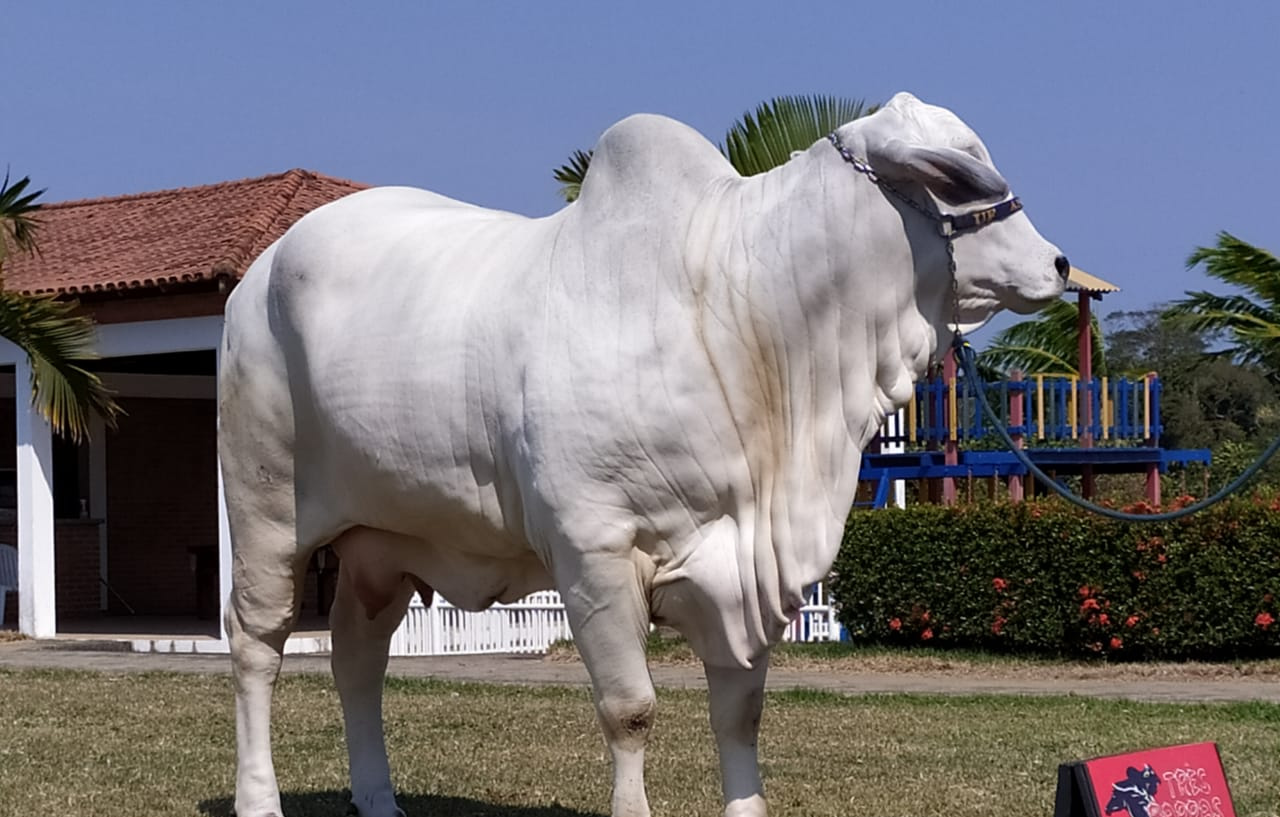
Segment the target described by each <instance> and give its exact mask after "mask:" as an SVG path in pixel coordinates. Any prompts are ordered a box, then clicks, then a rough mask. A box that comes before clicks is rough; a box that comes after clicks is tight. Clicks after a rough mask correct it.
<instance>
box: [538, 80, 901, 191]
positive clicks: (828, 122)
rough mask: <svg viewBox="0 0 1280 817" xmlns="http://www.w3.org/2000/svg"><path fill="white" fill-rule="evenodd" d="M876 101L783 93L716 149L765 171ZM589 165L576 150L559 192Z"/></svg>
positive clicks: (748, 168)
mask: <svg viewBox="0 0 1280 817" xmlns="http://www.w3.org/2000/svg"><path fill="white" fill-rule="evenodd" d="M878 107H879V106H878V105H867V103H865V102H863V101H861V100H857V99H845V98H841V97H831V96H781V97H777V98H775V99H772V100H770V101H769V102H765V103H762V104H761V105H760V106H759V107H757V108H756V111H755V114H754V115H753V114H752V113H751V112H750V111H748V112H747V113H744V114H743V115H742V120H741V121H739V122H736V123H734V125H733V126H732V127H730V128H729V131H728V133H727V134H726V135H725V140H724V143H723V144H721V145H719V146H718V147H719V148H720V152H721V153H723V154H724V155H725V156H726V157H727V158H728V159H729V163H730V164H732V165H733V166H734V168H735V169H736V170H737V171H738V172H739V173H741V174H742V175H744V176H754V175H756V174H757V173H764V172H765V171H768V170H772V169H773V168H775V167H777V166H778V165H781V164H783V163H784V162H786V161H787V160H788V159H790V158H791V154H792V153H793V152H794V151H797V150H804V149H806V148H808V147H809V146H810V145H812V144H813V143H814V142H816V141H818V140H819V139H821V138H823V137H824V136H826V135H827V134H829V133H831V132H832V131H833V130H835V129H836V128H838V127H839V126H841V125H843V124H844V123H846V122H849V121H851V120H854V119H857V118H858V117H860V116H866V115H867V114H871V113H874V112H875V110H876V108H878ZM590 166H591V151H582V150H578V151H574V153H573V156H572V157H570V159H569V162H568V163H567V164H565V165H562V166H561V167H559V168H558V169H557V170H556V171H555V173H554V175H555V179H556V181H558V182H560V185H561V187H560V195H561V196H563V197H564V200H565V201H574V200H575V199H577V198H578V193H579V191H580V190H581V189H582V180H583V179H584V178H586V175H587V170H588V169H589V168H590Z"/></svg>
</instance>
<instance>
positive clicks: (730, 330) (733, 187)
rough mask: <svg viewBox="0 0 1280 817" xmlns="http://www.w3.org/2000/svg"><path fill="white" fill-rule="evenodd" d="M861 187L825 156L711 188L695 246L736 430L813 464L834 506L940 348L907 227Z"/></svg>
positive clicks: (696, 273)
mask: <svg viewBox="0 0 1280 817" xmlns="http://www.w3.org/2000/svg"><path fill="white" fill-rule="evenodd" d="M824 147H825V152H824V150H823V148H824ZM852 174H853V172H852V171H851V170H850V169H849V168H848V167H846V166H844V165H843V163H842V162H840V161H839V157H838V155H837V154H835V153H834V151H830V148H829V146H825V145H819V146H815V148H813V149H811V150H810V151H808V152H806V153H803V154H801V155H799V156H797V157H796V158H794V159H792V160H791V161H790V162H788V163H787V164H786V165H783V166H782V167H780V168H777V169H776V170H773V171H771V172H769V173H766V174H761V175H759V176H753V177H750V178H747V179H741V180H727V181H725V182H723V183H721V184H718V185H717V186H715V187H714V188H713V189H712V190H711V191H709V193H708V195H707V196H706V197H705V198H704V200H703V202H702V203H701V205H700V206H699V208H698V210H697V214H696V216H695V218H694V221H693V227H692V228H691V233H690V250H691V251H692V260H693V262H694V263H693V268H692V269H691V275H692V276H693V277H694V282H693V283H694V285H695V290H696V291H700V292H701V293H702V297H701V304H700V306H701V309H702V311H703V320H702V324H701V325H702V327H703V332H704V335H705V338H706V340H705V346H706V349H707V352H708V354H709V355H710V356H711V357H712V362H713V364H715V366H716V371H717V375H718V376H719V377H720V378H721V380H722V388H723V390H724V392H725V395H726V399H727V401H728V402H729V404H730V407H731V410H732V411H734V413H735V418H736V419H737V420H738V422H739V424H740V427H743V426H744V425H745V426H746V427H748V428H757V429H761V430H762V431H763V430H765V429H767V434H762V435H760V437H759V438H758V439H757V443H758V444H766V443H767V444H768V445H769V446H771V447H773V448H774V449H780V450H774V451H771V452H768V456H769V457H771V458H773V457H778V458H780V459H781V460H784V461H787V462H789V463H791V464H792V465H793V466H797V465H800V466H801V467H803V465H802V464H801V463H798V462H797V459H803V460H809V462H808V463H807V465H808V466H809V469H812V470H814V471H816V473H815V476H816V477H819V478H821V479H822V480H824V482H825V484H826V485H827V486H829V490H830V492H831V501H832V502H833V503H835V504H836V505H837V506H838V505H839V504H840V503H845V502H847V501H850V500H851V499H852V496H853V493H854V490H855V489H856V474H857V465H858V461H859V455H860V452H861V451H862V449H863V448H864V446H865V445H866V444H867V443H868V442H869V441H870V439H871V438H872V437H873V436H874V435H875V433H876V430H877V429H878V428H879V427H880V425H881V422H882V420H883V417H884V415H885V414H886V413H887V412H889V411H891V410H893V409H896V408H897V407H899V406H902V405H904V404H905V403H906V401H907V400H908V399H909V397H910V394H911V389H912V384H913V383H914V381H915V380H916V379H918V378H919V377H920V376H921V375H922V374H923V373H924V371H925V369H926V368H927V365H928V361H929V359H930V357H931V355H932V354H933V352H934V348H935V346H936V336H935V334H934V332H933V330H932V329H930V328H929V323H928V321H926V320H925V319H924V318H923V317H922V316H921V314H920V309H919V307H918V305H917V303H916V292H915V275H914V274H913V267H912V263H913V260H912V252H911V248H910V246H909V244H908V243H907V241H906V239H905V237H904V236H903V230H902V222H901V216H900V215H899V214H898V213H897V211H896V210H894V208H893V207H892V206H890V205H888V204H886V203H885V202H884V199H883V196H880V195H879V194H878V193H877V191H875V189H874V187H872V186H871V183H870V182H869V181H866V180H865V179H862V178H858V177H855V176H853V175H852ZM806 470H808V469H806ZM844 507H845V508H846V509H847V504H845V505H844ZM843 512H844V511H842V510H841V511H839V513H841V514H843Z"/></svg>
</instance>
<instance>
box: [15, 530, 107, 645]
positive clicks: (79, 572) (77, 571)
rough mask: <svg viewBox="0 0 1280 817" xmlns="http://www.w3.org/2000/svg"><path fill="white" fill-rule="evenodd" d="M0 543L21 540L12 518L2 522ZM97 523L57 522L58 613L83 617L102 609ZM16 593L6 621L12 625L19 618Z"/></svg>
mask: <svg viewBox="0 0 1280 817" xmlns="http://www.w3.org/2000/svg"><path fill="white" fill-rule="evenodd" d="M0 542H7V543H9V544H13V545H16V544H17V543H18V530H17V525H16V523H14V522H13V521H11V520H8V521H5V522H0ZM98 564H99V560H98V523H97V522H93V521H91V520H78V519H75V520H66V521H58V522H55V523H54V531H53V569H54V573H55V577H54V592H55V593H56V594H57V600H58V601H57V605H56V610H57V614H58V615H59V616H71V617H73V618H75V617H79V618H84V617H88V616H96V615H98V613H99V612H100V607H101V605H100V602H99V591H98V587H99V583H98ZM17 597H18V594H17V593H9V594H8V599H6V601H7V603H6V605H5V606H6V607H10V608H11V609H9V610H8V611H7V612H6V614H5V618H4V620H5V623H6V624H7V625H8V626H10V627H12V626H15V624H14V623H15V622H16V621H17V620H18V619H17V615H18V608H17Z"/></svg>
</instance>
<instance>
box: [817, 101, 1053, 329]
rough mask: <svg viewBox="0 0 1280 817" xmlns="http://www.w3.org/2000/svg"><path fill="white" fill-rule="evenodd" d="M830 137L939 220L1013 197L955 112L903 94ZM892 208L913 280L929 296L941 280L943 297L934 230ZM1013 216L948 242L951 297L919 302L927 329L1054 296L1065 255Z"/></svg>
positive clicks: (1030, 307)
mask: <svg viewBox="0 0 1280 817" xmlns="http://www.w3.org/2000/svg"><path fill="white" fill-rule="evenodd" d="M838 133H839V134H840V136H841V137H842V138H846V139H847V140H853V141H856V142H860V143H861V149H862V150H863V151H865V155H866V158H867V162H868V163H869V164H870V166H871V168H872V169H873V170H874V171H875V173H876V174H877V175H878V176H879V177H880V178H881V179H883V180H884V181H885V182H888V183H889V185H891V186H892V187H893V188H894V189H896V190H898V191H900V192H901V193H902V194H903V195H904V196H905V197H906V198H908V199H910V200H911V201H913V202H915V203H916V204H917V205H919V207H920V209H923V210H925V211H927V212H931V213H935V214H936V215H937V216H941V217H946V216H962V217H963V216H964V215H966V214H970V213H977V212H980V211H984V210H986V209H987V208H991V207H992V206H993V205H996V204H999V203H1001V202H1005V201H1007V200H1009V199H1010V198H1011V194H1010V191H1009V184H1008V182H1006V181H1005V179H1004V177H1003V176H1001V175H1000V172H999V171H997V170H996V168H995V165H994V164H992V162H991V156H990V154H988V153H987V149H986V147H985V146H984V145H983V144H982V140H980V139H979V138H978V135H977V134H976V133H974V132H973V130H972V129H970V128H969V127H968V126H967V125H966V124H965V123H964V122H962V121H961V120H960V119H959V118H958V117H957V116H956V115H955V114H953V113H951V112H950V111H948V110H946V109H945V108H939V107H936V106H933V105H926V104H925V103H923V102H921V101H920V100H918V99H916V98H915V97H914V96H912V95H910V94H906V93H901V94H898V95H896V96H895V97H894V98H893V99H892V100H891V101H890V102H889V104H888V105H886V106H885V107H884V108H881V109H880V110H879V111H877V112H876V113H875V114H873V115H872V116H870V117H867V118H865V119H862V120H858V121H857V122H854V123H851V124H849V125H845V126H844V127H843V128H841V129H840V131H839V132H838ZM890 198H891V199H892V198H893V197H892V196H890ZM892 203H893V204H894V205H895V206H897V207H899V209H901V210H903V212H904V216H903V218H904V223H906V224H907V225H908V238H909V239H910V241H911V244H912V255H913V257H914V259H915V263H916V267H917V276H918V277H923V278H925V279H927V280H928V282H929V283H930V289H931V290H932V291H933V292H935V293H936V292H938V291H939V289H940V287H939V286H938V285H939V284H942V283H944V282H945V283H946V287H945V288H943V289H944V290H945V289H949V288H950V282H949V280H948V279H949V278H950V276H949V275H948V274H947V273H946V265H947V259H946V257H945V251H946V239H944V238H943V237H942V236H941V235H940V234H939V231H938V229H937V225H936V223H935V224H931V223H930V220H929V219H928V218H926V217H924V216H921V215H919V214H917V213H914V212H911V208H909V207H906V206H905V202H901V201H895V202H892ZM1006 209H1008V208H1006ZM1014 209H1015V212H1013V213H1012V214H1011V215H1009V216H1008V217H1007V218H1001V219H1000V220H998V221H996V220H986V219H982V218H981V217H980V218H979V219H978V221H979V223H978V224H975V225H972V226H970V227H969V228H968V229H964V230H960V231H958V232H957V233H956V234H955V235H954V236H953V237H952V241H953V242H954V244H953V246H954V253H955V263H956V274H955V291H954V296H953V294H952V293H951V292H945V295H944V296H943V298H942V299H941V300H940V301H938V302H937V303H934V304H929V305H926V304H924V303H922V304H921V306H922V307H925V308H926V309H927V310H928V311H931V312H933V313H934V314H933V315H929V317H930V318H932V319H933V322H934V323H935V324H937V323H938V322H939V319H940V320H941V322H943V323H945V324H950V323H951V322H952V321H958V322H959V324H960V328H961V329H965V328H971V327H973V326H975V325H980V324H982V323H984V322H985V321H986V320H987V319H989V318H990V317H991V316H992V315H993V314H995V313H996V312H997V311H999V310H1000V309H1002V308H1006V309H1011V310H1013V311H1015V312H1019V313H1024V314H1025V313H1030V312H1035V311H1037V310H1039V309H1042V308H1043V307H1045V306H1046V305H1048V304H1049V303H1050V302H1051V301H1052V300H1053V299H1055V298H1057V297H1058V296H1060V295H1061V294H1062V291H1063V287H1064V285H1065V283H1066V278H1067V274H1068V272H1069V270H1070V265H1069V264H1068V263H1067V259H1066V257H1065V256H1063V254H1062V253H1061V252H1060V251H1059V250H1058V248H1057V247H1055V246H1054V245H1053V244H1050V243H1049V242H1048V241H1046V240H1045V239H1044V238H1042V237H1041V236H1040V234H1039V233H1038V232H1036V229H1035V227H1033V226H1032V224H1031V221H1030V220H1029V219H1028V218H1027V216H1026V214H1025V213H1022V212H1020V208H1016V205H1015V208H1014ZM984 222H985V223H984ZM921 273H926V274H925V275H923V276H921ZM929 307H932V309H930V308H929ZM939 311H940V313H941V314H939ZM939 328H940V329H941V328H942V327H941V326H939Z"/></svg>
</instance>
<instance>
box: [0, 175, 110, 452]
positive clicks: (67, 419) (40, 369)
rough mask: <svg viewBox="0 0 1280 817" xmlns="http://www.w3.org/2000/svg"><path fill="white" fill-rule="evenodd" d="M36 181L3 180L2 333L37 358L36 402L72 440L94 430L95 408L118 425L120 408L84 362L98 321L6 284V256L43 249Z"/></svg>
mask: <svg viewBox="0 0 1280 817" xmlns="http://www.w3.org/2000/svg"><path fill="white" fill-rule="evenodd" d="M30 184H31V180H30V178H28V177H23V178H21V179H19V180H18V181H16V182H14V183H13V184H12V185H10V184H9V175H8V174H7V173H6V174H5V177H4V181H3V182H2V183H0V337H4V338H6V339H8V340H9V341H12V342H13V343H14V344H15V345H17V346H18V347H19V348H20V349H22V350H23V351H24V352H26V353H27V356H28V357H29V358H30V360H31V387H32V401H33V403H34V405H35V406H36V409H37V410H38V411H39V412H40V413H41V414H42V415H43V416H44V417H45V418H46V419H47V420H48V421H49V424H50V425H51V426H53V430H54V431H55V432H57V433H59V434H62V435H64V436H66V437H69V438H70V439H72V440H75V441H80V440H82V439H85V438H86V437H87V436H88V433H89V415H90V412H96V413H97V414H99V415H101V416H102V417H103V419H105V420H106V421H107V423H108V424H109V425H110V424H113V421H114V419H115V417H116V416H117V415H118V414H119V413H120V407H119V406H117V405H116V403H115V401H114V400H113V399H112V398H111V394H110V392H109V391H108V390H107V388H106V386H104V385H103V383H102V381H101V380H100V379H99V378H98V376H97V375H96V374H94V373H93V372H91V371H89V370H87V369H85V368H84V367H83V366H82V365H80V364H81V363H82V362H83V361H84V360H87V359H90V358H93V357H96V356H97V355H96V354H95V353H94V351H93V321H92V320H91V319H90V318H88V317H87V316H85V315H78V314H75V310H76V309H77V307H78V304H77V303H76V302H74V301H59V300H56V299H54V298H53V297H46V296H30V295H22V294H20V293H17V292H9V291H6V290H4V289H3V283H4V272H3V269H4V267H3V263H4V258H5V256H6V255H7V254H8V253H9V252H10V251H12V250H16V251H18V252H28V253H38V248H37V243H36V233H37V231H38V228H39V226H40V221H39V219H38V217H37V216H36V213H37V212H38V211H39V209H40V204H39V202H37V199H38V198H40V196H41V194H42V193H44V191H43V190H36V191H34V192H27V188H28V187H29V186H30Z"/></svg>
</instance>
